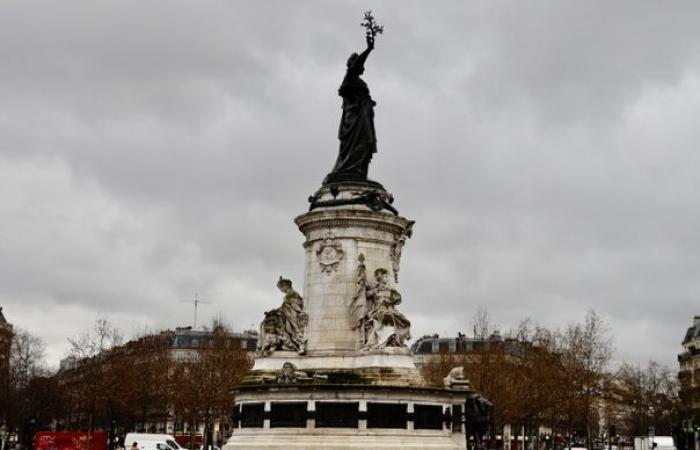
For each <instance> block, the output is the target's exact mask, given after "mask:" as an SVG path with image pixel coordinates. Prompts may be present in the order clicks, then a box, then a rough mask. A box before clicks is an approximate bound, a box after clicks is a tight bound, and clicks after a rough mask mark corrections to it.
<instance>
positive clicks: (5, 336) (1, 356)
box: [0, 307, 14, 379]
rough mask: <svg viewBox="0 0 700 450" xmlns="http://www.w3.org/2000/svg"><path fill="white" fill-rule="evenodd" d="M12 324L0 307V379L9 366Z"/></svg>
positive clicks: (12, 334) (5, 373) (5, 374)
mask: <svg viewBox="0 0 700 450" xmlns="http://www.w3.org/2000/svg"><path fill="white" fill-rule="evenodd" d="M12 336H14V333H13V332H12V325H11V324H10V323H9V322H8V321H7V319H5V316H4V315H3V313H2V307H0V379H4V378H3V377H5V376H7V373H8V371H9V368H10V349H11V348H12Z"/></svg>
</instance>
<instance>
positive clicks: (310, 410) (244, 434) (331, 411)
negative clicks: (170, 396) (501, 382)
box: [225, 183, 471, 450]
mask: <svg viewBox="0 0 700 450" xmlns="http://www.w3.org/2000/svg"><path fill="white" fill-rule="evenodd" d="M392 201H393V199H392V197H391V195H390V194H388V193H387V192H386V191H385V190H384V188H383V187H381V185H379V184H378V183H344V184H340V185H326V186H324V187H322V188H321V189H319V191H317V192H316V194H315V195H314V196H312V197H311V198H310V202H311V211H309V212H307V213H305V214H302V215H300V216H298V217H297V218H296V219H295V222H296V224H297V226H298V227H299V230H300V231H301V232H302V233H303V234H304V236H305V242H304V245H303V246H304V249H305V272H304V274H305V275H304V295H303V300H302V298H301V296H299V294H297V293H296V292H295V291H294V290H293V289H292V287H291V282H289V280H285V279H282V278H281V279H280V283H279V284H278V285H279V286H280V289H281V290H282V291H283V292H284V293H285V300H284V303H283V305H282V306H281V307H280V308H278V309H276V310H272V311H268V312H267V313H266V315H265V320H264V321H263V324H262V326H261V331H260V338H259V339H260V344H259V348H258V353H257V354H256V358H255V365H254V367H253V369H252V370H251V372H250V374H249V375H248V376H247V377H246V379H245V380H244V383H243V384H242V385H240V386H237V387H236V388H235V389H234V391H235V394H236V405H237V406H236V410H235V413H234V417H235V428H234V433H233V436H232V437H231V439H230V440H229V442H228V444H227V445H226V447H225V449H228V450H233V449H234V448H265V449H268V448H269V449H272V448H294V449H302V448H308V449H320V448H324V449H350V448H355V449H357V448H373V449H398V448H414V449H418V448H421V449H422V448H444V449H447V448H449V449H457V448H464V447H465V443H466V439H465V434H464V425H463V423H464V419H463V414H464V408H465V402H466V399H467V396H468V395H469V394H470V393H471V391H469V389H468V387H467V386H466V385H465V384H464V383H462V384H460V385H459V386H457V389H453V388H451V387H444V388H436V387H429V386H427V384H426V383H425V381H424V380H423V378H422V377H421V375H420V372H419V371H418V370H417V369H416V366H415V364H414V362H413V358H412V356H411V355H410V352H409V349H408V346H407V345H406V343H407V341H408V339H410V333H409V330H410V322H409V321H408V319H407V318H406V317H405V316H404V315H403V314H402V313H401V312H400V305H401V303H402V301H403V298H402V295H401V294H400V292H399V272H400V263H401V254H402V250H403V246H404V244H405V243H406V240H407V239H408V238H410V236H411V234H412V227H413V222H412V221H410V220H408V219H406V218H404V217H401V216H399V215H398V213H397V211H396V210H395V209H394V208H393V206H391V202H392ZM411 300H412V299H411Z"/></svg>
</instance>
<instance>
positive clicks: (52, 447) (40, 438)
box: [34, 431, 107, 450]
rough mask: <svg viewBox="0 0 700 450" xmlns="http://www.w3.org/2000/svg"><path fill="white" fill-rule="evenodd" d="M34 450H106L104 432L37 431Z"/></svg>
mask: <svg viewBox="0 0 700 450" xmlns="http://www.w3.org/2000/svg"><path fill="white" fill-rule="evenodd" d="M34 449H35V450H107V433H105V432H104V431H93V432H92V433H86V432H83V431H57V432H53V431H39V432H37V433H36V434H35V435H34Z"/></svg>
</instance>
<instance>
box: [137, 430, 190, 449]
mask: <svg viewBox="0 0 700 450" xmlns="http://www.w3.org/2000/svg"><path fill="white" fill-rule="evenodd" d="M134 442H136V444H137V445H138V447H139V450H185V449H184V448H182V447H181V446H180V445H179V444H178V443H177V442H176V441H175V438H174V437H172V436H171V435H169V434H150V433H129V434H127V435H126V437H125V438H124V447H125V448H126V450H130V449H131V446H132V445H134Z"/></svg>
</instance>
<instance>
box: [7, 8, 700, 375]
mask: <svg viewBox="0 0 700 450" xmlns="http://www.w3.org/2000/svg"><path fill="white" fill-rule="evenodd" d="M369 8H371V9H373V10H374V12H375V15H376V17H377V19H378V20H379V22H381V23H383V24H384V25H385V30H386V31H385V34H384V35H381V36H379V37H378V39H377V44H376V50H375V52H373V53H372V55H371V56H370V58H369V60H368V62H367V70H366V73H365V75H364V79H365V81H367V83H368V84H369V86H370V89H371V91H372V95H373V97H374V98H375V100H376V101H377V103H378V104H377V107H376V109H375V113H376V126H377V134H378V139H379V144H378V145H379V153H378V154H377V155H375V158H374V160H373V163H372V166H371V167H370V177H371V178H373V179H375V180H378V181H380V182H382V183H383V184H384V186H385V187H387V189H389V190H390V191H391V192H392V193H393V194H394V196H395V198H396V202H395V205H396V206H397V208H398V209H399V211H400V212H401V214H402V215H403V216H405V217H407V218H409V219H413V220H416V226H415V233H414V236H413V238H412V239H411V240H410V241H409V242H408V244H407V246H406V248H405V250H404V254H403V264H402V269H401V291H402V294H403V297H404V303H403V304H402V305H401V310H402V311H403V312H404V313H405V314H406V315H407V316H408V317H409V319H411V321H412V322H413V329H412V332H413V335H414V337H418V336H421V335H423V334H425V333H433V332H437V333H440V334H444V335H455V334H456V333H457V331H466V332H470V329H471V318H472V316H473V315H474V312H475V311H476V310H477V308H479V307H483V308H485V309H487V310H488V311H489V312H490V314H491V316H492V318H493V320H494V322H496V323H497V324H498V326H499V327H500V329H501V330H504V331H505V330H507V329H509V328H511V327H514V326H516V325H517V323H518V322H519V321H520V320H521V319H523V318H526V317H530V318H532V319H533V321H535V322H538V323H540V324H542V325H544V326H548V327H553V328H556V327H563V326H565V325H566V324H567V323H569V322H572V321H580V320H582V319H583V317H584V314H585V312H586V310H587V309H588V308H593V309H595V310H596V311H597V312H598V313H599V314H600V316H601V317H602V318H603V319H604V320H605V321H606V322H607V323H608V324H609V325H610V327H611V328H612V332H613V335H614V339H615V347H616V349H617V353H616V355H615V358H616V360H617V361H621V360H624V361H631V362H635V363H637V362H639V363H641V364H644V363H645V362H646V361H647V360H649V359H655V360H658V361H660V362H662V363H665V364H667V365H669V366H671V367H673V368H675V366H676V363H675V356H676V354H677V353H678V352H679V351H680V341H681V340H682V337H683V335H684V332H685V329H686V328H687V327H688V326H689V325H690V324H691V322H692V316H693V315H694V314H700V277H699V276H698V274H699V273H700V233H699V230H700V211H699V207H700V188H699V186H700V183H699V181H698V180H699V179H700V156H699V152H700V149H699V148H698V147H699V145H698V144H700V127H699V126H698V123H699V122H698V120H699V119H698V118H699V117H700V27H698V23H700V3H697V2H675V3H674V2H671V3H669V2H651V1H649V2H638V1H635V2H624V1H621V2H562V1H552V2H545V1H538V2H522V1H513V2H501V1H483V2H464V1H462V0H460V1H454V2H448V1H442V2H427V1H416V2H410V1H403V0H402V1H383V2H381V3H375V2H371V1H365V2H342V3H341V2H333V3H331V2H321V1H318V2H309V1H293V2H292V1H267V2H261V1H245V2H244V1H196V2H194V1H174V0H167V1H155V0H153V1H95V0H85V1H73V0H68V1H60V2H58V1H31V2H28V1H26V0H18V1H4V2H3V3H2V5H1V6H0V61H1V63H0V306H4V308H5V309H4V313H5V315H6V317H7V318H8V320H10V321H11V322H13V323H14V324H15V326H17V327H21V328H24V329H28V330H29V331H31V332H33V333H36V334H38V335H40V336H42V337H43V338H44V339H45V341H46V343H47V345H48V352H47V353H48V357H49V360H50V362H51V364H53V365H57V363H58V360H59V359H60V358H61V357H63V356H65V354H66V352H67V349H68V343H67V340H66V339H67V338H68V337H70V336H73V335H76V334H78V333H79V332H81V331H82V330H84V329H85V328H87V327H89V326H90V325H91V324H92V322H94V320H95V319H96V318H97V317H101V316H107V317H109V318H110V319H111V320H112V321H113V322H114V323H115V324H116V325H117V326H118V327H119V328H121V329H122V330H124V332H125V333H126V334H127V335H129V334H132V333H137V332H139V331H140V330H143V329H144V328H149V329H152V330H156V329H160V328H173V327H175V326H180V325H189V324H191V322H192V309H193V308H192V304H191V303H187V300H188V299H190V300H191V299H193V298H194V293H195V292H197V293H199V297H200V298H201V299H202V300H205V301H207V302H209V303H207V304H203V305H201V308H200V317H201V319H200V322H201V321H207V322H208V321H210V320H211V318H212V317H214V316H216V315H217V314H221V315H222V316H223V317H224V318H225V319H227V320H228V321H229V322H230V323H232V324H233V326H234V328H236V329H237V330H242V329H244V328H249V327H257V323H258V322H259V321H260V319H261V317H262V313H263V311H265V310H268V309H270V308H272V307H274V306H276V305H278V304H279V303H280V301H281V300H280V294H279V292H278V291H277V290H276V288H275V282H276V279H277V278H278V277H279V275H285V276H288V277H291V278H292V279H293V280H294V281H295V283H297V286H298V287H299V288H301V281H302V279H303V262H304V254H303V249H302V246H301V244H302V242H303V236H302V235H301V233H300V232H299V231H298V229H297V228H296V226H295V225H294V223H293V221H292V220H293V218H294V217H295V216H296V215H298V214H301V213H303V212H305V211H306V209H307V207H308V203H307V200H306V199H307V197H308V196H309V195H310V194H312V193H313V192H314V191H315V189H317V188H318V187H319V185H320V182H321V180H322V179H323V177H324V176H325V174H326V173H327V172H328V171H329V170H330V169H331V167H332V165H333V163H334V161H335V157H336V154H337V148H338V142H337V137H336V133H337V126H338V120H339V118H340V105H341V99H340V98H339V97H338V96H337V88H338V85H339V84H340V81H341V79H342V77H343V74H344V68H345V60H346V59H347V57H348V55H349V54H350V53H351V52H352V51H357V50H361V49H362V48H363V45H364V40H363V30H362V28H361V27H360V26H359V25H360V22H361V20H362V12H363V11H364V10H365V9H369ZM254 324H255V325H254Z"/></svg>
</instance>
